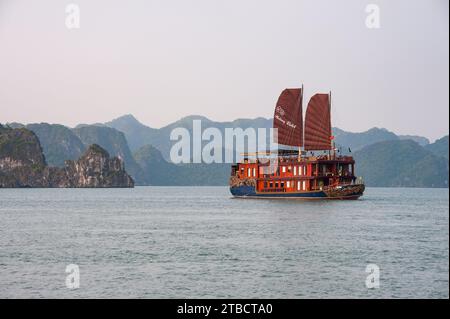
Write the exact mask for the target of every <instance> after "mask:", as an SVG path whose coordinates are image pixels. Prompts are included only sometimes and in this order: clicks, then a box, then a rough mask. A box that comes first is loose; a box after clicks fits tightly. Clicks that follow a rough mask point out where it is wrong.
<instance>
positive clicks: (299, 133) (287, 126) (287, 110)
mask: <svg viewBox="0 0 450 319" xmlns="http://www.w3.org/2000/svg"><path fill="white" fill-rule="evenodd" d="M302 95H303V92H302V89H285V90H284V91H283V92H281V95H280V97H279V98H278V102H277V105H276V107H275V114H274V116H273V127H274V128H276V129H278V144H282V145H289V146H303V115H302V97H303V96H302Z"/></svg>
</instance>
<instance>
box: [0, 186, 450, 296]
mask: <svg viewBox="0 0 450 319" xmlns="http://www.w3.org/2000/svg"><path fill="white" fill-rule="evenodd" d="M448 253H449V193H448V189H417V188H368V189H367V190H366V193H365V194H364V196H363V197H362V198H361V199H360V200H357V201H299V200H285V199H284V200H280V199H279V200H267V199H233V198H231V196H230V193H229V191H228V189H227V188H226V187H136V188H134V189H0V298H79V297H82V298H347V297H349V298H383V297H387V298H448V297H449V281H448V280H449V273H448V272H449V255H448ZM68 265H75V266H76V267H77V273H76V274H74V273H73V272H71V271H70V269H72V268H70V267H69V268H67V267H68ZM368 265H372V266H369V268H370V269H371V271H372V272H373V271H374V269H375V270H376V273H369V272H366V270H367V271H369V270H368V269H369V268H367V267H368ZM373 265H375V268H373V267H374V266H373ZM371 267H372V268H371ZM67 269H69V270H68V272H66V270H67ZM72 275H77V278H78V279H79V285H76V286H74V285H70V284H68V282H67V281H68V280H67V279H68V277H69V276H72ZM370 276H372V277H370ZM374 278H375V279H376V280H375V281H374V280H369V279H374ZM70 282H72V281H69V283H70ZM371 283H376V285H371ZM76 287H78V288H76Z"/></svg>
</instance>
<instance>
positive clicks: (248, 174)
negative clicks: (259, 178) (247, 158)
mask: <svg viewBox="0 0 450 319" xmlns="http://www.w3.org/2000/svg"><path fill="white" fill-rule="evenodd" d="M247 176H252V170H251V169H250V168H248V169H247Z"/></svg>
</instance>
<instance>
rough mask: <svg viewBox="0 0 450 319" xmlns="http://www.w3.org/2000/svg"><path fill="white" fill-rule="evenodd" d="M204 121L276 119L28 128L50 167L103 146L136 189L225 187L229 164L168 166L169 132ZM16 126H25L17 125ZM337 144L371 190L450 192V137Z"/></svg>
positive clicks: (380, 132)
mask: <svg viewBox="0 0 450 319" xmlns="http://www.w3.org/2000/svg"><path fill="white" fill-rule="evenodd" d="M195 119H199V120H202V128H203V129H205V128H207V127H215V128H218V129H219V130H220V131H221V132H222V133H223V132H224V130H225V128H228V127H229V128H237V127H240V128H242V129H246V128H250V127H251V128H255V129H257V128H270V127H272V119H265V118H256V119H237V120H235V121H232V122H216V121H211V120H209V119H208V118H205V117H203V116H196V115H193V116H188V117H185V118H182V119H180V120H178V121H176V122H174V123H171V124H169V125H167V126H165V127H162V128H159V129H156V128H151V127H148V126H146V125H144V124H142V123H140V122H139V121H138V120H137V119H136V118H134V117H133V116H132V115H125V116H122V117H119V118H117V119H114V120H112V121H110V122H106V123H97V124H93V125H86V124H81V125H78V126H77V127H76V128H73V129H71V128H68V127H65V126H62V125H57V124H46V123H41V124H29V125H26V126H25V127H26V128H28V129H30V130H32V131H33V132H35V134H36V135H37V136H38V138H39V140H40V141H41V145H42V148H43V151H44V154H45V157H46V159H47V162H48V164H49V165H53V166H63V165H64V160H66V159H72V160H73V159H76V158H78V157H79V156H80V155H81V154H82V153H83V152H84V151H85V150H86V148H87V146H88V145H90V144H98V145H100V146H102V147H103V148H105V149H106V150H107V151H108V152H109V153H110V154H111V155H112V156H118V157H120V158H122V159H123V160H124V162H125V168H126V170H127V171H128V172H129V173H130V175H131V176H133V178H134V179H135V181H136V184H137V185H226V184H227V183H228V177H229V173H230V164H209V165H208V164H183V165H175V164H173V163H170V162H169V153H170V149H171V147H172V145H173V143H174V142H173V141H170V132H171V131H172V130H173V129H174V128H177V127H183V128H186V129H187V130H188V131H189V132H190V133H191V135H192V130H193V128H192V121H193V120H195ZM8 125H9V126H11V127H23V126H24V125H22V124H18V123H10V124H8ZM333 134H334V136H335V143H336V145H337V146H338V148H339V150H340V151H341V152H342V153H349V152H351V153H352V154H353V156H355V158H356V160H357V166H356V169H357V175H361V176H363V177H364V178H365V181H366V184H367V185H368V186H394V187H395V186H404V187H448V168H449V167H448V166H449V165H448V158H449V157H448V156H449V155H448V154H449V151H448V148H449V141H448V136H445V137H443V138H441V139H439V140H437V141H436V142H434V143H432V144H430V142H429V140H428V139H427V138H425V137H421V136H406V135H396V134H395V133H393V132H390V131H388V130H386V129H383V128H372V129H369V130H368V131H365V132H361V133H353V132H347V131H344V130H342V129H339V128H333Z"/></svg>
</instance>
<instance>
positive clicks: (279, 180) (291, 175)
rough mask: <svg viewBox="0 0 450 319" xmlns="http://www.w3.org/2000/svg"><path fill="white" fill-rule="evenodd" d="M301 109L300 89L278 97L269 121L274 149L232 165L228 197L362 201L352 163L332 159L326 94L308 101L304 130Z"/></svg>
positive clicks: (361, 186) (348, 159)
mask: <svg viewBox="0 0 450 319" xmlns="http://www.w3.org/2000/svg"><path fill="white" fill-rule="evenodd" d="M302 109H303V86H302V87H301V88H294V89H285V90H284V91H283V92H282V93H281V95H280V97H279V98H278V101H277V104H276V106H275V113H274V119H273V127H274V129H275V132H277V133H276V135H277V137H278V141H277V144H278V149H277V150H276V151H263V152H257V153H253V154H252V153H244V154H243V155H244V156H243V160H242V161H241V162H240V163H238V164H234V165H232V167H231V177H230V191H231V194H232V195H233V196H234V197H240V198H292V199H358V198H359V197H360V196H362V195H363V193H364V190H365V186H364V183H363V181H362V178H357V177H356V175H355V160H354V159H353V157H352V156H349V155H341V154H336V153H337V152H336V151H337V149H336V148H335V143H334V141H333V140H334V137H333V135H332V130H331V93H327V94H323V93H318V94H315V95H314V96H313V97H311V99H310V101H309V103H308V108H307V109H306V114H305V121H304V122H305V123H304V125H303V110H302ZM293 148H295V149H293ZM317 153H319V154H317ZM338 153H339V152H338Z"/></svg>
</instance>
